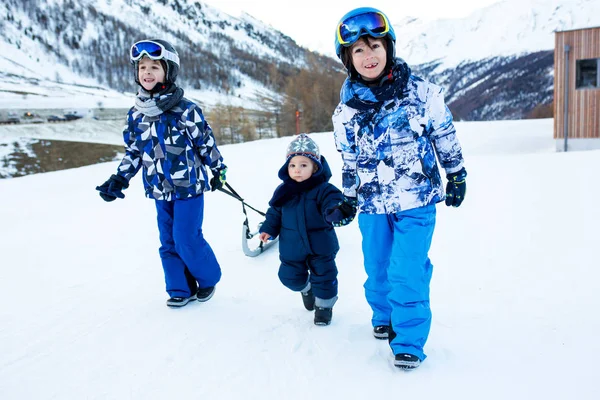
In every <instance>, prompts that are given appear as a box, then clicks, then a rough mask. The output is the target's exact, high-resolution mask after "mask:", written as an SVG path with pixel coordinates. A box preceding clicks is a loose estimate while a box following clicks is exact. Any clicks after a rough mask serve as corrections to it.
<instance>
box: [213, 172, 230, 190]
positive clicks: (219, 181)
mask: <svg viewBox="0 0 600 400" xmlns="http://www.w3.org/2000/svg"><path fill="white" fill-rule="evenodd" d="M212 173H213V177H212V178H211V180H210V191H211V192H214V191H215V190H218V189H221V188H222V187H223V185H225V182H227V178H226V177H225V174H226V173H227V167H224V168H222V169H220V170H218V171H212Z"/></svg>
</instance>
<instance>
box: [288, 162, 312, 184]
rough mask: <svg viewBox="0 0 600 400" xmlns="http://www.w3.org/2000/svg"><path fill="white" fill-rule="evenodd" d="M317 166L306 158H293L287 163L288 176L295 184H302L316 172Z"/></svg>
mask: <svg viewBox="0 0 600 400" xmlns="http://www.w3.org/2000/svg"><path fill="white" fill-rule="evenodd" d="M316 169H317V165H316V164H315V163H314V162H313V161H312V160H311V159H310V158H308V157H304V156H294V157H292V159H291V160H290V162H289V163H288V174H289V175H290V178H292V179H293V180H295V181H296V182H304V181H305V180H307V179H308V178H310V177H311V176H312V174H313V173H315V172H316Z"/></svg>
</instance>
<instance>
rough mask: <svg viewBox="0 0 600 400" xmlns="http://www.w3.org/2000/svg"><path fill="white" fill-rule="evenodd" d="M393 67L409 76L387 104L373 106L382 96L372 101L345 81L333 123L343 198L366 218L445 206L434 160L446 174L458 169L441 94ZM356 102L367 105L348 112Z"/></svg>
mask: <svg viewBox="0 0 600 400" xmlns="http://www.w3.org/2000/svg"><path fill="white" fill-rule="evenodd" d="M396 63H402V64H403V66H404V67H405V71H406V70H407V71H408V73H407V76H406V77H405V79H404V81H402V80H401V79H395V81H396V82H402V83H403V85H402V88H400V90H399V91H397V92H395V93H394V95H393V96H391V98H388V99H385V100H382V101H379V102H377V100H381V97H385V95H386V93H384V94H383V96H379V97H377V96H376V95H377V94H378V93H376V95H375V96H374V95H373V93H372V92H371V88H370V87H367V86H365V85H363V84H361V83H359V82H358V81H350V80H349V79H347V80H346V82H345V83H344V87H343V88H342V94H341V98H342V101H341V102H340V104H339V105H338V106H337V108H336V109H335V111H334V114H333V117H332V120H333V127H334V137H335V143H336V147H337V150H338V151H339V152H341V154H342V159H343V167H342V186H343V192H344V195H345V196H348V197H357V198H358V206H359V210H360V211H361V212H364V213H367V214H394V213H397V212H400V211H404V210H409V209H412V208H417V207H423V206H427V205H430V204H434V203H437V202H440V201H442V200H444V198H445V193H444V189H443V187H442V180H441V177H440V172H439V169H438V164H437V160H436V154H437V158H438V159H439V162H440V164H441V166H442V167H443V168H444V169H445V171H446V174H449V173H453V172H457V171H459V170H460V169H461V168H463V156H462V150H461V146H460V143H459V142H458V139H457V137H456V131H455V129H454V125H453V123H452V114H451V113H450V110H449V109H448V107H447V106H446V104H445V102H444V96H443V90H442V88H440V87H439V86H437V85H434V84H432V83H429V82H426V81H424V80H422V79H421V78H418V77H416V76H414V75H412V74H410V69H409V68H408V67H407V66H406V64H405V63H404V61H402V60H400V59H397V60H396ZM394 73H395V74H396V73H397V71H394ZM390 77H391V75H390ZM394 77H395V78H398V77H396V76H394ZM386 84H390V83H384V85H386ZM388 97H390V96H388ZM353 99H354V100H353ZM357 99H360V100H367V101H365V102H359V105H361V104H362V105H361V107H358V108H353V107H351V106H350V105H349V104H351V105H355V104H358V103H357V101H356V100H357ZM368 100H371V102H369V101H368ZM364 104H373V106H370V107H369V106H367V107H365V106H364ZM355 107H356V106H355Z"/></svg>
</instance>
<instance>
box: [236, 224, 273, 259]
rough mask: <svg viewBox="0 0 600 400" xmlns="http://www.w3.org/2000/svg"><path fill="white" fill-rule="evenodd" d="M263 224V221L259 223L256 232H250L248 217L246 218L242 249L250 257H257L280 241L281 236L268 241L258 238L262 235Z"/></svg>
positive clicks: (243, 226) (243, 227)
mask: <svg viewBox="0 0 600 400" xmlns="http://www.w3.org/2000/svg"><path fill="white" fill-rule="evenodd" d="M261 225H262V222H261V223H260V224H258V226H257V227H256V230H255V231H254V232H250V226H249V225H248V218H246V220H245V221H244V224H243V225H242V250H243V251H244V254H245V255H247V256H248V257H256V256H258V255H260V254H262V253H263V252H264V251H265V250H267V249H268V248H269V247H271V246H273V245H274V244H275V243H277V242H278V241H279V236H277V237H276V238H275V239H272V240H269V241H268V242H267V243H263V242H262V240H260V239H259V238H258V236H259V235H260V227H261Z"/></svg>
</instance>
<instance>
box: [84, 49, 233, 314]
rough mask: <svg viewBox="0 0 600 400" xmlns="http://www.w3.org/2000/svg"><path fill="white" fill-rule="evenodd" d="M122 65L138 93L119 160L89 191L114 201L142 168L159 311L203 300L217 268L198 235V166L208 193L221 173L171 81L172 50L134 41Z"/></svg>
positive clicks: (201, 124)
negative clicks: (161, 302) (159, 282)
mask: <svg viewBox="0 0 600 400" xmlns="http://www.w3.org/2000/svg"><path fill="white" fill-rule="evenodd" d="M130 60H131V62H132V64H133V65H134V67H135V81H136V83H137V84H138V85H140V89H139V92H138V94H137V97H136V101H135V106H134V107H132V108H131V109H130V110H129V113H128V114H127V124H126V125H125V128H124V131H123V139H124V141H125V156H124V157H123V160H122V161H121V164H120V165H119V167H118V168H117V173H116V174H114V175H112V176H111V177H110V178H109V179H108V180H107V181H106V182H105V183H104V184H102V185H100V186H98V187H97V188H96V189H97V190H98V191H99V192H100V196H101V197H102V199H104V200H105V201H113V200H115V199H117V198H121V199H122V198H124V197H125V195H124V194H123V190H124V189H126V188H127V187H129V181H130V180H131V178H133V176H134V175H135V174H136V173H137V172H138V171H139V170H140V169H142V175H143V176H142V182H143V184H144V189H145V192H146V196H147V197H148V198H151V199H154V200H155V203H156V212H157V220H158V230H159V234H160V244H161V246H160V249H159V253H160V258H161V261H162V266H163V270H164V274H165V283H166V291H167V293H168V294H169V296H170V298H169V299H168V300H167V306H169V307H181V306H184V305H186V304H187V303H188V302H189V301H190V300H198V301H201V302H202V301H207V300H208V299H210V298H211V297H212V295H213V293H214V290H215V285H216V284H217V282H219V280H220V278H221V268H220V266H219V263H218V262H217V259H216V257H215V254H214V253H213V251H212V249H211V247H210V245H209V244H208V242H207V241H206V240H205V239H204V236H203V234H202V219H203V215H204V196H203V193H204V192H205V191H207V190H209V185H208V182H209V181H208V176H207V173H206V167H208V168H209V169H210V170H211V172H212V174H213V178H212V179H211V180H210V187H211V188H212V190H215V189H218V188H219V187H221V186H222V185H223V182H224V181H225V172H226V170H227V169H226V167H225V164H223V162H222V161H223V157H221V153H220V152H219V150H218V149H217V144H216V142H215V138H214V136H213V134H212V130H211V129H210V126H209V125H208V123H207V122H206V120H205V119H204V116H203V115H202V110H201V109H200V108H199V107H198V106H197V105H196V104H194V103H193V102H191V101H189V100H187V99H185V98H184V97H183V90H182V89H181V88H180V87H178V86H177V85H176V84H175V79H176V78H177V73H178V71H179V56H178V54H177V51H176V50H175V48H173V46H172V45H171V44H170V43H168V42H166V41H164V40H156V39H153V40H142V41H140V42H137V43H135V44H134V45H133V46H132V47H131V50H130Z"/></svg>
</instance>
